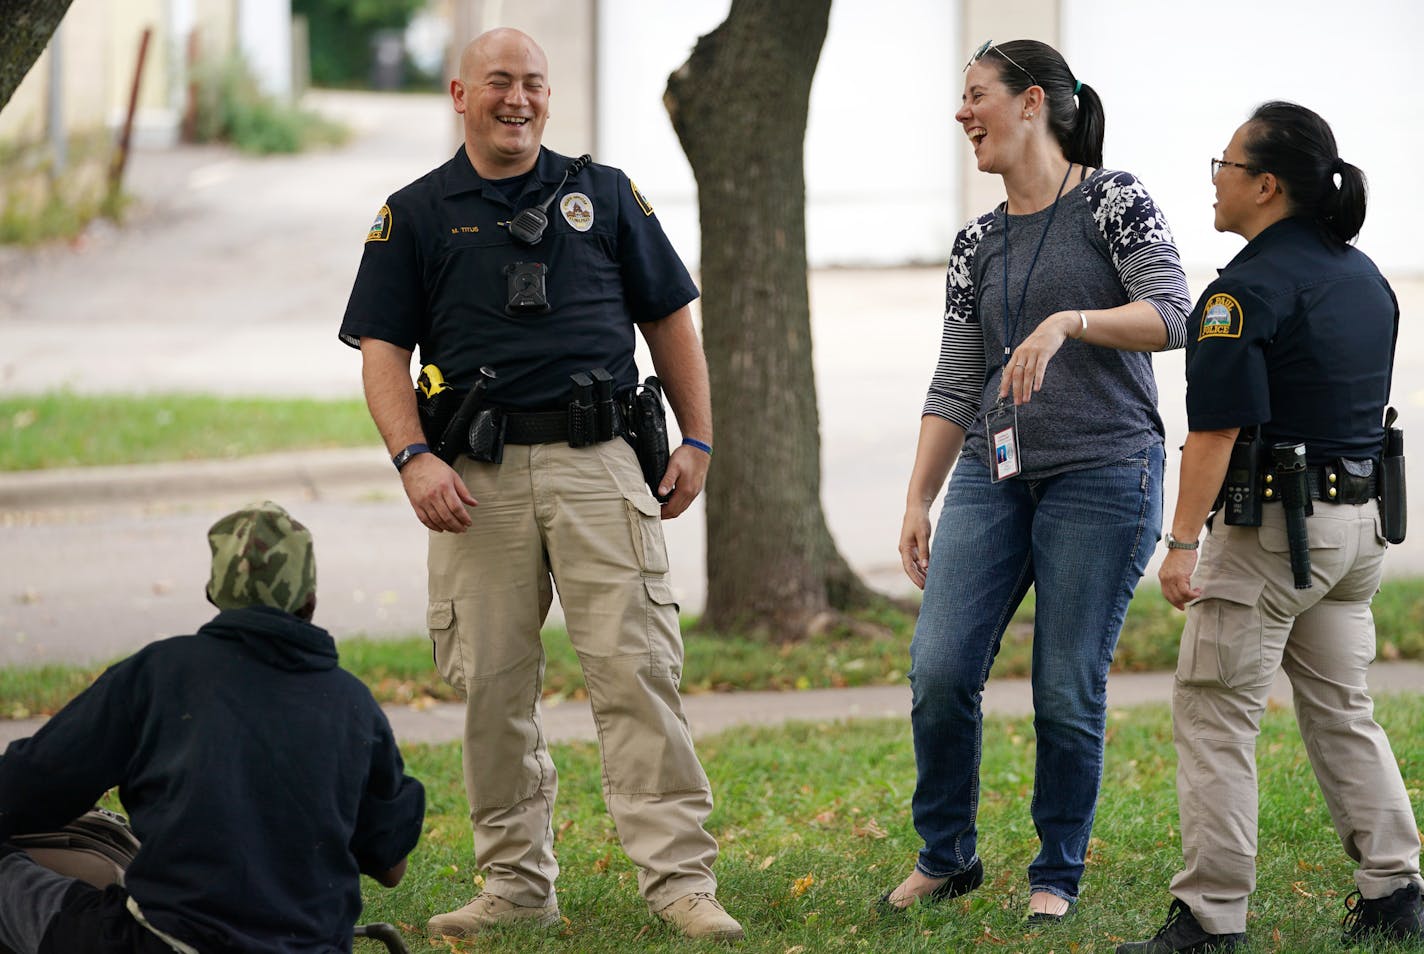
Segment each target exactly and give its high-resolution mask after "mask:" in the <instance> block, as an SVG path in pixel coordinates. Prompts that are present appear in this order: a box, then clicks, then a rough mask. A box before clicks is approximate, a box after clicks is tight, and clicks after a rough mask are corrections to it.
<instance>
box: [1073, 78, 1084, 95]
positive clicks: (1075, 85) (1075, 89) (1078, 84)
mask: <svg viewBox="0 0 1424 954" xmlns="http://www.w3.org/2000/svg"><path fill="white" fill-rule="evenodd" d="M1082 88H1083V81H1082V80H1077V81H1075V82H1074V83H1073V95H1074V96H1077V95H1078V91H1079V90H1081V89H1082Z"/></svg>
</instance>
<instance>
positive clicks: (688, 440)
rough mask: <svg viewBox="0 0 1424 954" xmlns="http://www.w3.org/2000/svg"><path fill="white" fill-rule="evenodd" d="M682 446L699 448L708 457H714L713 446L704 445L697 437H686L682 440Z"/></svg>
mask: <svg viewBox="0 0 1424 954" xmlns="http://www.w3.org/2000/svg"><path fill="white" fill-rule="evenodd" d="M682 446H684V447H695V448H697V449H698V450H700V451H702V453H704V454H706V455H707V456H708V457H711V456H712V445H711V444H705V443H703V442H702V441H699V440H698V439H697V438H695V437H684V438H683V439H682Z"/></svg>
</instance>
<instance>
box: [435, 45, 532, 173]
mask: <svg viewBox="0 0 1424 954" xmlns="http://www.w3.org/2000/svg"><path fill="white" fill-rule="evenodd" d="M548 74H549V65H548V60H547V59H546V58H545V57H544V51H543V50H541V49H539V44H537V43H535V42H534V41H533V40H532V39H530V38H529V37H528V36H526V35H525V34H523V33H520V32H519V31H518V30H510V29H499V30H491V31H489V32H488V33H483V34H481V35H480V36H478V37H476V38H475V39H474V40H473V41H472V42H471V43H470V45H469V46H467V47H465V51H464V53H463V54H461V56H460V76H459V78H458V79H453V80H451V81H450V96H451V98H452V99H453V100H454V103H455V112H457V113H459V114H460V115H462V116H463V117H464V125H465V152H466V154H467V155H468V156H469V157H470V161H471V162H472V163H473V164H474V166H475V171H476V172H478V173H479V174H480V175H481V176H484V177H485V178H486V179H504V178H508V177H509V176H517V175H520V174H522V173H525V172H528V171H529V170H530V169H532V168H533V167H534V161H535V160H536V159H537V158H538V157H539V143H540V142H541V141H542V140H543V138H544V123H545V122H546V121H547V120H548V118H549V75H548Z"/></svg>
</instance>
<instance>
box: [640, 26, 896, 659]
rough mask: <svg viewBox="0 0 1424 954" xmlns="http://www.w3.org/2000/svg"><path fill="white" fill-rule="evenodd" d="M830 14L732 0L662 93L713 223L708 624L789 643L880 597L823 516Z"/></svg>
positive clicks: (709, 244) (708, 225)
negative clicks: (823, 161) (824, 95)
mask: <svg viewBox="0 0 1424 954" xmlns="http://www.w3.org/2000/svg"><path fill="white" fill-rule="evenodd" d="M830 6H831V0H733V2H732V8H731V11H730V12H729V13H728V14H727V19H726V21H725V22H723V23H722V25H721V26H719V27H718V28H717V29H715V30H713V31H712V32H711V33H709V34H708V35H706V36H704V37H702V38H701V39H699V40H698V41H697V46H696V47H695V48H694V49H693V51H692V55H691V56H690V57H689V58H688V60H687V62H686V63H685V64H683V66H682V67H681V68H679V69H678V70H677V72H675V73H673V74H672V76H670V77H669V78H668V86H667V92H666V93H665V94H664V97H663V102H664V104H665V105H666V107H667V111H668V114H669V115H670V116H671V118H672V124H673V128H674V129H675V130H676V131H677V135H678V139H679V140H680V141H681V142H682V148H683V151H684V152H685V153H686V154H687V158H688V161H689V162H690V163H691V164H692V171H693V173H694V175H695V176H696V178H697V193H698V210H699V212H700V214H701V225H702V334H703V342H704V346H705V348H706V351H707V364H708V370H709V373H710V375H711V383H712V410H713V418H714V422H715V429H716V436H717V439H716V444H717V455H716V458H715V460H714V461H713V465H712V470H711V473H710V476H709V478H708V482H707V609H706V613H705V615H704V623H705V624H706V625H708V626H709V627H711V628H713V629H717V630H722V631H730V630H737V631H740V632H759V633H762V634H763V635H767V636H770V637H772V638H775V639H778V640H783V641H784V640H791V639H798V638H801V637H803V636H805V635H806V634H807V633H809V632H811V631H814V630H815V629H818V628H820V627H821V626H823V625H825V623H826V621H827V619H828V618H831V617H832V611H833V610H841V609H847V608H852V607H854V606H856V605H862V604H866V603H868V602H870V601H871V600H872V598H873V594H872V592H871V591H870V590H869V588H867V587H866V586H865V585H864V584H863V583H862V582H861V581H860V579H859V578H858V577H857V576H856V575H855V574H854V572H852V571H851V569H850V567H849V566H848V565H847V564H846V562H845V560H844V558H842V557H841V555H840V552H839V551H838V550H837V549H836V545H835V543H834V541H832V539H831V535H830V531H829V530H828V529H827V527H826V518H825V513H824V512H823V510H822V508H821V460H820V456H821V438H820V429H819V428H820V423H819V419H818V415H817V410H816V382H815V375H814V371H813V369H812V365H811V315H810V303H809V299H808V292H807V283H806V181H805V170H804V164H803V153H804V144H805V134H806V115H807V109H808V106H809V103H810V97H811V79H812V77H813V76H814V74H815V72H816V62H817V60H818V59H819V58H820V55H821V45H822V43H823V42H824V41H825V38H826V22H827V19H828V17H829V15H830Z"/></svg>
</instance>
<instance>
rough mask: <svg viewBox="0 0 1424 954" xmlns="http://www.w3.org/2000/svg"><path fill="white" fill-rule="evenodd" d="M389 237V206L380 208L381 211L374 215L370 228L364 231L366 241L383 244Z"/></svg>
mask: <svg viewBox="0 0 1424 954" xmlns="http://www.w3.org/2000/svg"><path fill="white" fill-rule="evenodd" d="M390 237H391V209H390V206H387V205H383V206H381V211H379V212H377V213H376V218H375V220H374V221H373V222H372V223H371V227H370V228H369V229H367V230H366V241H368V242H384V241H386V240H387V239H389V238H390Z"/></svg>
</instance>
